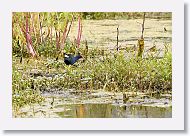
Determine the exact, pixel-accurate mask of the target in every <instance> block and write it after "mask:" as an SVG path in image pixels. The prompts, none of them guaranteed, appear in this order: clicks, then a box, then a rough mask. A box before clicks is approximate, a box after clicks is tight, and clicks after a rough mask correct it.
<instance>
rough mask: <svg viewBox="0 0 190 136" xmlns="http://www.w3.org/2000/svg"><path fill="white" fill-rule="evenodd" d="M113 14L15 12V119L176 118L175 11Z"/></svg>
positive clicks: (13, 99) (13, 47)
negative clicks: (70, 60)
mask: <svg viewBox="0 0 190 136" xmlns="http://www.w3.org/2000/svg"><path fill="white" fill-rule="evenodd" d="M112 14H114V13H97V14H95V13H13V41H12V42H13V43H12V51H13V52H12V56H13V58H12V72H13V73H12V89H13V90H12V105H13V117H171V107H172V104H171V100H172V37H171V36H172V24H171V22H172V21H171V14H170V13H165V14H164V13H160V14H158V13H157V14H156V13H155V14H154V13H146V18H145V20H144V21H145V22H144V26H143V27H144V32H143V37H142V22H143V15H144V13H128V14H127V13H120V14H119V13H118V14H116V15H112ZM142 39H143V48H142V49H143V50H142V52H141V53H140V54H141V55H140V56H139V55H138V54H139V50H140V47H139V46H140V44H141V43H139V42H138V41H139V40H142ZM65 53H69V54H77V53H80V54H81V55H82V57H83V58H82V59H79V60H78V61H77V62H76V63H75V64H74V65H66V64H65V63H64V55H65ZM103 109H104V110H103ZM68 111H69V113H68ZM97 111H99V112H97ZM67 113H68V114H67ZM116 113H118V114H116Z"/></svg>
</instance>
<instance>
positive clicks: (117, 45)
mask: <svg viewBox="0 0 190 136" xmlns="http://www.w3.org/2000/svg"><path fill="white" fill-rule="evenodd" d="M116 47H117V51H119V25H118V27H117V44H116Z"/></svg>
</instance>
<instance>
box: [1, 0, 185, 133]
mask: <svg viewBox="0 0 190 136" xmlns="http://www.w3.org/2000/svg"><path fill="white" fill-rule="evenodd" d="M69 5H72V6H69ZM22 11H28V12H32V11H36V12H43V11H44V12H53V11H62V12H85V11H86V12H89V11H95V12H98V11H100V12H101V11H102V12H172V41H173V42H172V43H173V44H172V80H173V81H172V88H173V93H172V118H148V119H147V118H104V119H98V118H96V119H93V118H88V119H85V118H69V119H67V118H46V119H42V118H12V34H11V33H12V12H22ZM0 20H1V23H0V30H1V31H0V43H1V45H0V48H1V49H0V58H1V59H0V60H1V63H0V64H1V67H0V75H1V76H0V83H1V86H0V100H1V101H0V106H1V111H3V114H1V113H0V116H1V117H0V118H1V123H0V125H2V126H1V127H2V128H3V129H4V130H184V5H183V1H180V0H141V1H140V0H130V1H127V0H78V1H76V0H57V1H53V0H39V1H34V0H31V1H30V0H17V1H13V0H7V1H5V2H2V4H1V5H0Z"/></svg>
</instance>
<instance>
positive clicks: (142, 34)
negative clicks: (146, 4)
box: [141, 12, 146, 39]
mask: <svg viewBox="0 0 190 136" xmlns="http://www.w3.org/2000/svg"><path fill="white" fill-rule="evenodd" d="M145 14H146V13H145V12H144V15H143V23H142V34H141V39H143V38H144V36H143V34H144V22H145Z"/></svg>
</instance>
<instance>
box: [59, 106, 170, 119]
mask: <svg viewBox="0 0 190 136" xmlns="http://www.w3.org/2000/svg"><path fill="white" fill-rule="evenodd" d="M62 107H63V109H64V108H66V107H67V108H68V109H69V110H66V111H64V110H63V111H62V112H56V114H57V115H58V116H59V117H62V118H170V117H172V108H171V107H151V106H140V105H136V106H135V105H134V106H125V105H123V106H118V105H112V104H76V105H62Z"/></svg>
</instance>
